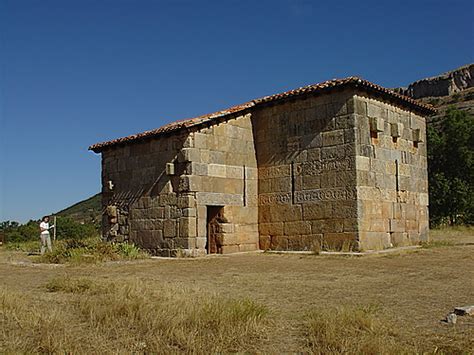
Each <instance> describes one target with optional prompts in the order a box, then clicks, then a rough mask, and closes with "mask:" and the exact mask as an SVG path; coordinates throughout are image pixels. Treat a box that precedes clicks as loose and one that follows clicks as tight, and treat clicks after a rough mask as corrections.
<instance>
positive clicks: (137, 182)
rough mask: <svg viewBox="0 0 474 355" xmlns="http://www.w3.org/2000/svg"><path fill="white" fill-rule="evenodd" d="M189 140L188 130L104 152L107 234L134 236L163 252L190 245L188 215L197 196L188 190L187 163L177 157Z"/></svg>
mask: <svg viewBox="0 0 474 355" xmlns="http://www.w3.org/2000/svg"><path fill="white" fill-rule="evenodd" d="M189 145H190V138H189V136H188V135H178V136H170V137H163V138H161V139H159V140H150V141H141V142H134V143H133V144H128V145H126V146H117V147H114V148H112V149H106V150H104V151H103V152H102V205H103V211H104V214H103V224H102V226H103V236H104V237H105V238H106V239H108V240H117V241H130V242H133V243H136V244H138V245H140V246H141V247H143V248H145V249H147V250H149V251H150V252H151V253H152V254H157V255H164V256H170V255H175V254H176V253H177V252H178V251H179V250H184V249H189V240H188V231H187V228H188V222H189V217H188V216H189V215H192V213H193V201H194V196H192V195H188V194H187V193H185V192H183V188H182V186H181V179H180V175H181V174H182V173H183V170H184V165H183V164H179V163H178V162H177V158H178V154H179V153H180V152H181V151H182V149H183V148H184V147H186V146H189ZM167 166H168V171H167ZM170 166H171V168H172V169H174V170H175V171H174V172H173V171H169V169H170Z"/></svg>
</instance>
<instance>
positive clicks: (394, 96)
mask: <svg viewBox="0 0 474 355" xmlns="http://www.w3.org/2000/svg"><path fill="white" fill-rule="evenodd" d="M344 87H354V88H358V89H360V90H362V91H366V92H368V93H371V94H375V95H378V96H382V97H384V98H386V99H388V100H390V101H393V102H395V103H398V104H400V105H402V106H404V107H408V108H409V109H411V110H414V111H416V112H420V113H422V114H424V115H430V114H433V113H435V112H436V110H435V109H434V108H433V107H432V106H430V105H426V104H422V103H419V102H418V101H416V100H414V99H412V98H410V97H407V96H404V95H401V94H398V93H396V92H394V91H392V90H389V89H386V88H384V87H382V86H379V85H376V84H373V83H371V82H369V81H367V80H364V79H361V78H358V77H354V76H352V77H348V78H345V79H333V80H328V81H325V82H323V83H319V84H313V85H307V86H303V87H300V88H297V89H294V90H290V91H286V92H283V93H280V94H275V95H270V96H265V97H262V98H259V99H255V100H252V101H249V102H246V103H244V104H241V105H237V106H232V107H230V108H228V109H226V110H222V111H217V112H214V113H210V114H207V115H202V116H199V117H194V118H189V119H184V120H179V121H175V122H171V123H168V124H166V125H164V126H161V127H159V128H157V129H153V130H149V131H145V132H141V133H137V134H133V135H130V136H127V137H123V138H117V139H114V140H111V141H107V142H102V143H97V144H94V145H91V146H90V147H89V150H93V151H94V152H96V153H99V152H101V151H102V150H103V149H104V148H107V147H111V146H114V145H119V144H125V143H128V142H133V141H137V140H141V139H145V138H151V137H156V136H160V135H164V134H166V133H169V132H174V131H179V130H181V129H186V128H191V127H193V126H198V125H202V124H205V123H210V124H212V123H213V122H214V121H217V119H218V118H222V117H225V116H229V115H232V114H235V113H239V112H241V111H244V110H247V109H250V108H252V107H256V106H261V105H262V106H263V105H265V104H267V103H270V102H275V101H282V100H285V99H288V98H292V97H296V96H300V95H305V94H310V93H317V92H321V93H322V92H325V91H330V90H333V89H335V88H341V89H342V88H344Z"/></svg>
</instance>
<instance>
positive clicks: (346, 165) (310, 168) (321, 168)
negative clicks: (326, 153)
mask: <svg viewBox="0 0 474 355" xmlns="http://www.w3.org/2000/svg"><path fill="white" fill-rule="evenodd" d="M341 170H344V171H349V170H354V159H353V158H350V157H346V158H344V159H340V160H336V159H330V160H315V161H308V162H304V163H299V164H295V175H310V176H311V175H320V174H322V173H323V172H326V171H341Z"/></svg>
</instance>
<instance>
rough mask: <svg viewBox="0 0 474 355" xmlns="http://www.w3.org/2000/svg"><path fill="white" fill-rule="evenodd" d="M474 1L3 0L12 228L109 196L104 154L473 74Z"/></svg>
mask: <svg viewBox="0 0 474 355" xmlns="http://www.w3.org/2000/svg"><path fill="white" fill-rule="evenodd" d="M473 15H474V10H473V5H472V2H471V1H456V0H454V1H428V0H425V1H416V0H411V1H382V0H379V1H357V2H356V1H343V0H340V1H333V2H329V1H305V0H274V1H258V0H254V1H246V0H240V1H223V0H221V1H186V0H175V1H159V0H135V1H133V0H0V36H1V37H0V120H1V121H0V220H18V221H21V222H24V221H26V220H28V219H30V218H33V219H36V218H39V217H40V216H42V215H44V214H47V213H51V212H56V211H58V210H61V209H63V208H65V207H67V206H69V205H70V204H73V203H75V202H78V201H80V200H82V199H85V198H87V197H89V196H91V195H93V194H95V193H97V192H99V191H100V156H98V155H95V154H93V153H92V152H88V151H87V147H88V146H89V145H90V144H93V143H96V142H99V141H104V140H109V139H112V138H116V137H120V136H124V135H129V134H132V133H136V132H140V131H143V130H146V129H151V128H156V127H159V126H161V125H162V124H165V123H167V122H170V121H173V120H176V119H181V118H185V117H192V116H196V115H200V114H204V113H208V112H212V111H216V110H219V109H223V108H226V107H228V106H231V105H234V104H238V103H241V102H244V101H247V100H249V99H252V98H255V97H260V96H264V95H267V94H272V93H277V92H281V91H285V90H288V89H292V88H295V87H298V86H302V85H305V84H311V83H316V82H320V81H324V80H327V79H332V78H337V77H345V76H350V75H359V76H362V77H363V78H365V79H368V80H370V81H373V82H375V83H378V84H381V85H383V86H387V87H396V86H401V85H406V84H407V83H410V82H412V81H414V80H417V79H420V78H423V77H427V76H432V75H437V74H439V73H442V72H445V71H448V70H450V69H454V68H456V67H458V66H461V65H464V64H467V63H470V62H472V61H473V56H474V53H473V51H474V50H473V48H474V43H473V42H474V41H473V33H474V31H473V24H472V23H473V22H472V18H473Z"/></svg>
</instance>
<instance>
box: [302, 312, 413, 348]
mask: <svg viewBox="0 0 474 355" xmlns="http://www.w3.org/2000/svg"><path fill="white" fill-rule="evenodd" d="M378 311H379V309H378V308H377V307H373V306H363V307H349V306H346V307H339V308H335V309H329V310H319V309H315V310H312V311H310V312H309V313H308V314H307V317H306V322H305V324H304V329H305V334H306V341H307V347H308V348H309V350H310V351H311V352H313V353H317V354H385V353H393V354H395V353H397V352H399V353H403V352H404V351H403V349H406V348H402V347H400V345H399V344H397V334H396V333H395V332H394V331H393V330H392V329H393V328H392V327H391V326H390V325H388V324H386V323H385V322H382V321H381V320H380V319H379V318H377V317H376V313H377V312H378Z"/></svg>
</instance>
